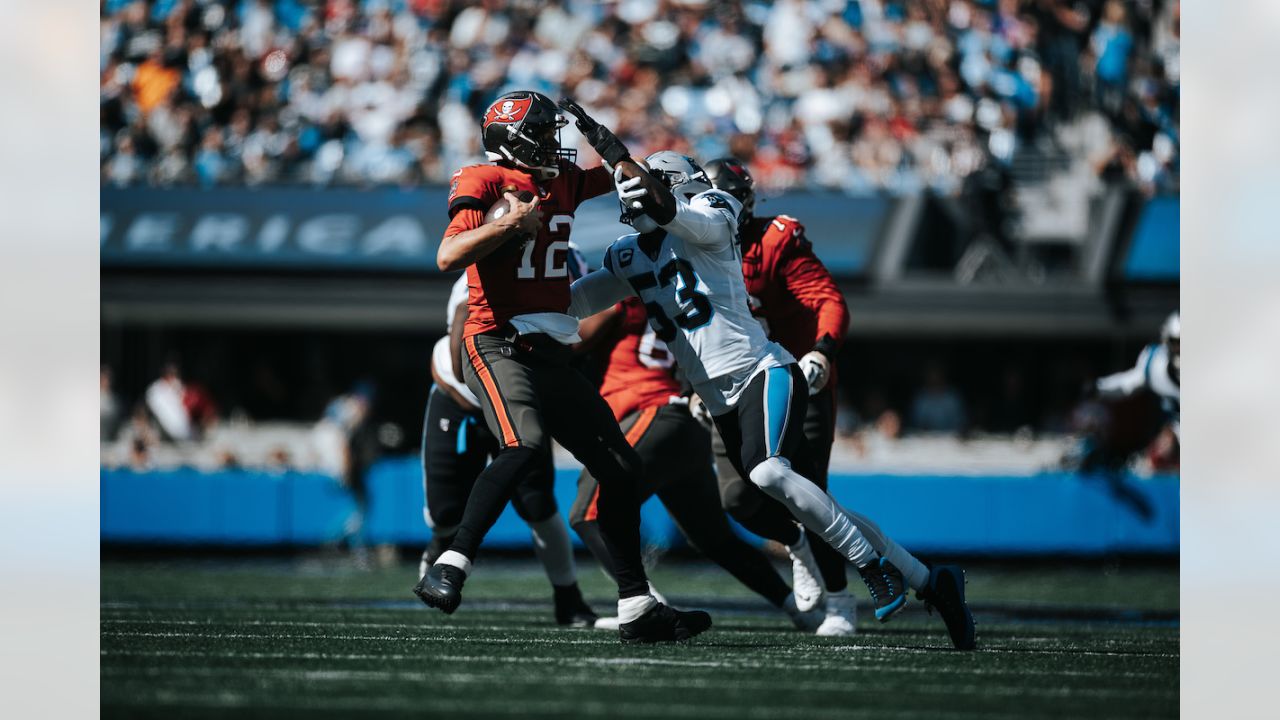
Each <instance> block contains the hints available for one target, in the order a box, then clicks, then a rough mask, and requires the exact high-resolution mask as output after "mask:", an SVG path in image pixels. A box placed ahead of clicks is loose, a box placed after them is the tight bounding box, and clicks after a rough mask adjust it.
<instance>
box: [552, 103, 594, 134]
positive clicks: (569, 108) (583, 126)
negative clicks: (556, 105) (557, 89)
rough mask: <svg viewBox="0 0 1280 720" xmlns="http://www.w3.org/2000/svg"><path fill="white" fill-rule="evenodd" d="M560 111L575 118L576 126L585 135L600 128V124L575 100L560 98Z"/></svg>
mask: <svg viewBox="0 0 1280 720" xmlns="http://www.w3.org/2000/svg"><path fill="white" fill-rule="evenodd" d="M560 109H561V110H564V111H565V112H566V113H569V114H570V115H572V116H573V118H574V125H577V126H578V129H579V130H581V131H582V134H583V135H585V134H587V133H589V132H591V131H592V130H594V129H596V128H598V127H600V123H598V122H596V121H595V118H593V117H591V116H590V115H588V114H587V111H586V110H583V109H582V106H581V105H579V104H578V103H577V102H575V101H574V99H573V98H560Z"/></svg>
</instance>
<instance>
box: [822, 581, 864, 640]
mask: <svg viewBox="0 0 1280 720" xmlns="http://www.w3.org/2000/svg"><path fill="white" fill-rule="evenodd" d="M857 632H858V601H857V600H856V599H855V598H854V597H853V595H850V594H849V591H848V590H841V591H840V592H829V593H827V608H826V616H825V617H824V618H823V620H822V623H821V624H819V625H818V629H817V631H815V632H814V634H815V635H817V636H819V637H848V636H850V635H853V634H855V633H857Z"/></svg>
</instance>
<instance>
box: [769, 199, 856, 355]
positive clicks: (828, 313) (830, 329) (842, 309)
mask: <svg viewBox="0 0 1280 720" xmlns="http://www.w3.org/2000/svg"><path fill="white" fill-rule="evenodd" d="M791 232H792V233H793V235H792V237H791V239H790V241H789V242H788V246H787V248H786V250H784V252H783V256H782V257H781V258H780V262H779V263H778V270H777V272H778V277H779V278H781V280H782V284H783V286H784V287H786V289H787V291H788V292H790V293H791V295H792V296H793V297H795V299H796V300H798V301H799V302H800V304H801V305H803V306H805V307H806V308H808V309H809V311H810V312H812V313H813V314H814V315H816V316H817V318H818V329H817V333H816V335H817V336H816V337H814V339H813V341H814V343H815V344H817V342H818V341H819V340H821V339H822V338H823V337H830V338H831V339H832V340H834V341H835V343H836V348H839V347H840V345H841V344H842V343H843V342H844V336H845V333H846V332H847V331H848V328H849V305H848V304H847V303H846V302H845V299H844V295H843V294H841V292H840V288H838V287H836V281H835V280H834V279H833V278H832V277H831V272H830V271H828V270H827V268H826V266H825V265H823V264H822V261H821V260H819V259H818V257H817V256H816V255H814V254H813V245H811V244H810V243H809V241H808V239H806V238H805V236H804V227H803V226H801V225H799V224H796V225H795V226H794V228H793V229H792V230H791Z"/></svg>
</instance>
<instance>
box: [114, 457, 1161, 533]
mask: <svg viewBox="0 0 1280 720" xmlns="http://www.w3.org/2000/svg"><path fill="white" fill-rule="evenodd" d="M576 478H577V474H576V471H572V470H565V469H561V470H559V471H558V476H557V482H556V494H557V498H558V500H559V502H560V507H561V511H562V512H566V513H567V511H568V508H569V507H570V506H571V504H572V502H573V495H574V490H575V483H576ZM1129 482H1130V484H1131V485H1132V487H1133V488H1134V489H1136V491H1137V492H1138V493H1140V494H1141V495H1142V496H1144V497H1145V498H1146V500H1147V501H1148V503H1149V504H1150V507H1151V508H1152V509H1153V510H1154V512H1153V513H1152V515H1151V517H1150V518H1147V519H1144V518H1142V517H1140V516H1139V515H1138V514H1137V513H1135V512H1134V510H1133V509H1132V507H1131V506H1130V505H1129V504H1126V503H1125V502H1122V501H1120V500H1119V499H1117V498H1116V496H1115V495H1114V494H1113V493H1112V492H1111V491H1110V490H1109V488H1108V486H1107V484H1106V483H1105V482H1103V481H1102V480H1101V479H1098V478H1088V477H1080V476H1077V475H1072V474H1066V473H1056V472H1054V473H1041V474H1037V475H1030V476H971V475H885V474H834V475H833V476H832V477H831V490H832V493H833V494H834V495H835V496H836V498H837V499H838V500H839V501H840V502H841V503H842V504H844V505H847V506H849V507H856V508H858V509H859V510H860V511H862V512H865V513H867V514H868V515H869V516H871V517H873V518H875V519H876V520H877V521H878V522H879V523H880V524H881V526H882V527H883V528H884V529H885V530H886V531H887V532H889V533H891V534H892V535H894V536H895V537H896V538H897V539H898V540H899V541H900V542H902V543H903V544H904V545H906V546H908V547H910V548H913V549H916V550H918V551H920V552H923V553H959V554H984V555H1029V554H1030V555H1034V554H1070V555H1099V554H1106V553H1150V554H1169V555H1173V554H1176V553H1177V552H1178V521H1179V505H1178V482H1179V481H1178V478H1177V477H1176V476H1156V477H1154V478H1149V479H1135V478H1131V479H1130V480H1129ZM101 490H102V496H101V497H102V499H101V539H102V541H103V542H104V543H143V544H155V545H189V546H246V547H247V546H258V547H263V546H314V545H321V544H325V543H332V542H336V541H339V540H341V539H342V538H343V537H344V533H345V532H347V531H348V530H349V529H350V528H351V527H354V526H355V525H356V523H354V522H352V519H353V517H355V513H356V512H357V505H356V502H355V499H354V498H353V497H352V495H351V494H350V493H349V492H348V491H347V490H346V489H345V488H343V487H342V486H341V485H340V484H339V483H338V482H337V481H336V480H335V479H333V478H331V477H327V476H324V475H317V474H306V473H293V472H286V473H280V474H266V473H260V472H249V471H219V472H212V473H204V472H200V471H197V470H190V469H181V470H172V471H161V472H145V473H137V472H133V471H130V470H108V469H103V470H102V472H101ZM368 491H369V495H368V506H367V508H366V512H365V518H364V523H363V528H362V530H361V531H360V532H361V534H362V537H363V540H364V541H365V542H369V543H395V544H410V545H418V544H423V543H425V542H426V541H427V540H428V539H429V537H430V534H429V530H428V529H427V527H426V525H425V522H424V520H423V513H422V481H421V470H420V469H419V466H418V461H417V459H416V458H403V459H390V460H384V461H381V462H380V463H378V464H377V465H375V466H374V467H373V468H372V470H371V472H370V473H369V476H368ZM642 523H643V526H642V532H643V534H644V536H645V538H646V541H647V542H650V543H654V544H657V545H662V546H679V545H681V544H683V540H682V539H681V537H680V535H679V532H678V531H677V530H676V528H675V525H674V524H673V523H672V522H671V520H670V518H669V517H668V516H667V514H666V512H665V511H664V510H663V509H662V506H661V505H660V504H659V503H658V502H657V501H656V500H650V501H649V502H648V503H647V504H646V505H645V506H644V509H643V514H642ZM740 530H741V529H740ZM742 532H743V533H744V535H745V534H746V533H745V531H742ZM487 543H488V545H489V546H492V547H502V548H525V547H529V546H530V540H529V531H528V528H527V527H525V525H524V524H523V523H522V522H521V521H520V520H519V518H517V517H516V515H515V512H514V511H512V510H511V508H510V507H508V508H507V510H506V511H505V512H504V513H503V515H502V517H501V518H500V519H499V520H498V523H497V524H496V525H495V526H494V528H493V530H492V531H491V532H490V534H489V536H488V539H487Z"/></svg>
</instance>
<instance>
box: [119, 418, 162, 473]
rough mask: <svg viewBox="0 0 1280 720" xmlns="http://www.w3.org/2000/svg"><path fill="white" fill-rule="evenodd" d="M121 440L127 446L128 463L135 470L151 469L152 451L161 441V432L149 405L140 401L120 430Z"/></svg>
mask: <svg viewBox="0 0 1280 720" xmlns="http://www.w3.org/2000/svg"><path fill="white" fill-rule="evenodd" d="M120 442H121V444H122V445H123V446H124V447H125V448H127V453H128V456H127V458H126V461H125V462H126V464H127V465H128V466H129V467H130V468H132V469H134V470H149V469H151V466H152V462H151V453H152V450H153V449H154V448H155V446H156V445H158V444H159V442H160V433H159V432H158V431H157V430H156V427H155V425H154V424H153V423H152V422H151V416H150V414H149V413H148V412H147V406H146V405H144V404H143V403H138V404H137V405H135V406H134V408H133V413H132V414H131V415H130V416H129V423H128V425H126V426H125V427H124V429H123V430H121V432H120Z"/></svg>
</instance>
